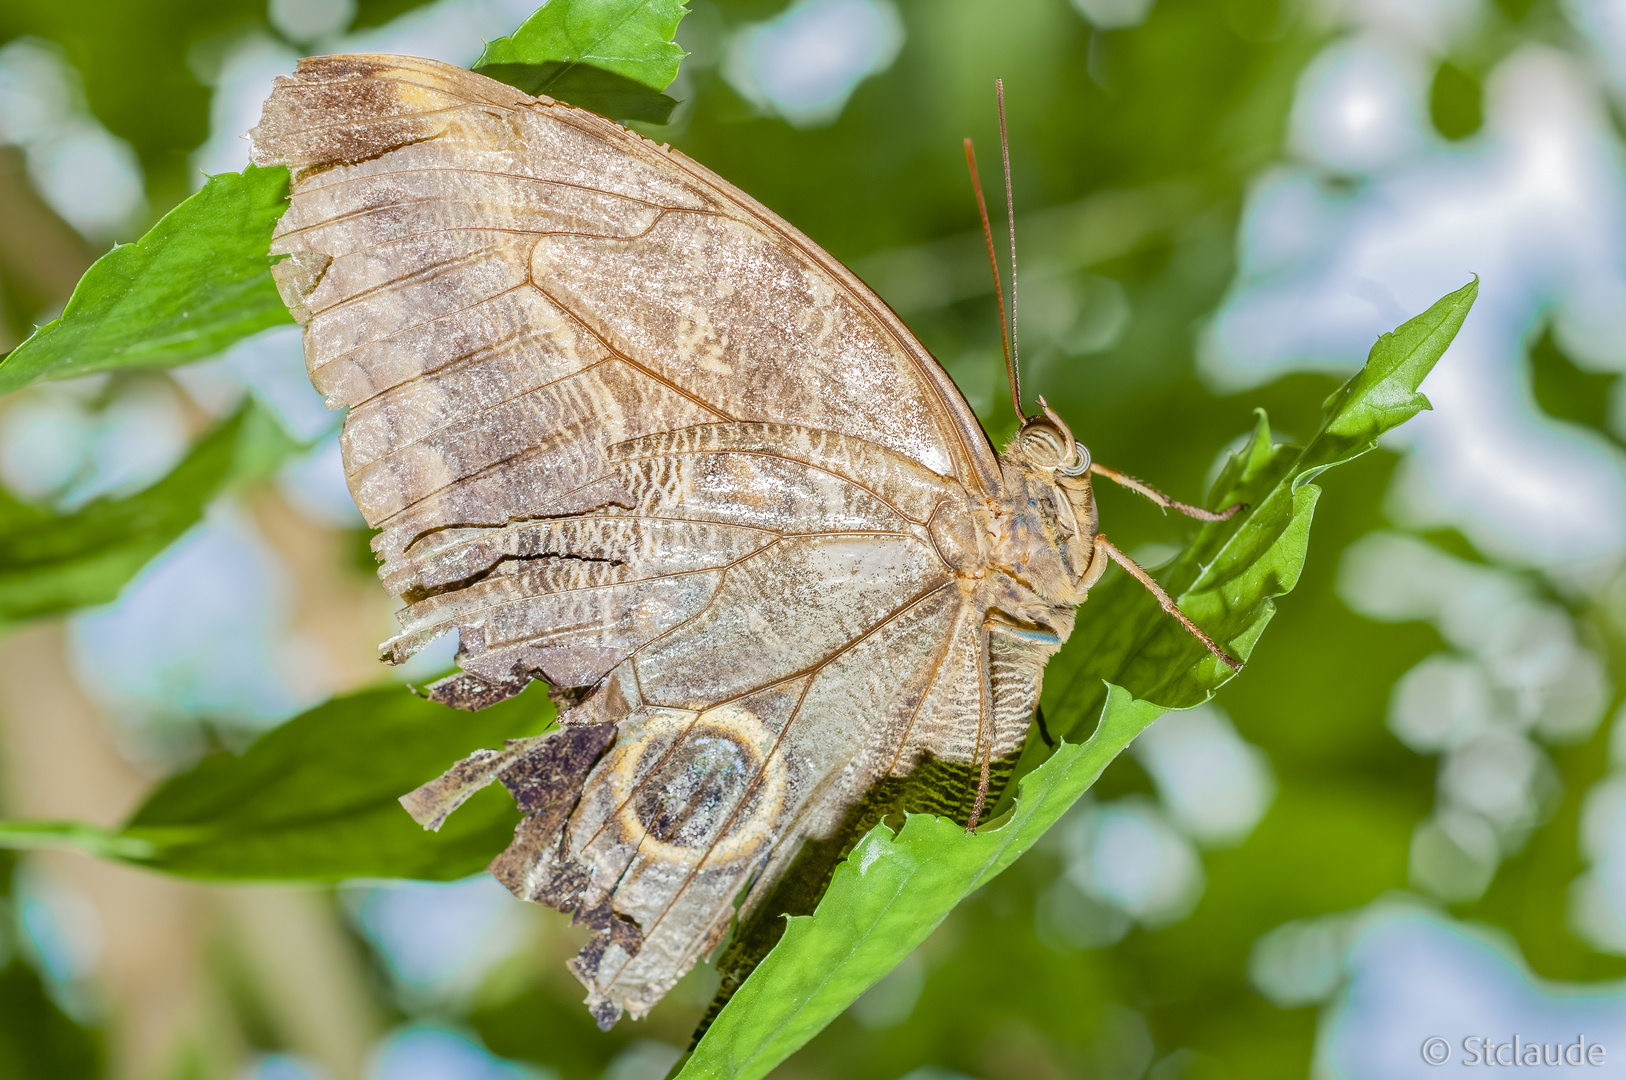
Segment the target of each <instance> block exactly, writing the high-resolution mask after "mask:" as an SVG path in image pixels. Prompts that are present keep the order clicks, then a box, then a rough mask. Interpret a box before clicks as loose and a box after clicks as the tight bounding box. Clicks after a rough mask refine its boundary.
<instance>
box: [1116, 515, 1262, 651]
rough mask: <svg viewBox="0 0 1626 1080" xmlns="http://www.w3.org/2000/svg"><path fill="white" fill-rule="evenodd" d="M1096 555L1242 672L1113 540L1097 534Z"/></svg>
mask: <svg viewBox="0 0 1626 1080" xmlns="http://www.w3.org/2000/svg"><path fill="white" fill-rule="evenodd" d="M1095 553H1096V557H1097V558H1099V557H1100V556H1101V555H1103V554H1104V555H1106V556H1107V557H1108V558H1110V559H1111V560H1112V561H1113V562H1115V563H1117V564H1118V565H1119V566H1121V567H1123V568H1124V569H1125V570H1127V571H1129V573H1130V574H1131V575H1132V576H1133V577H1134V579H1135V580H1136V581H1138V582H1140V583H1141V584H1142V585H1144V586H1146V591H1147V592H1149V593H1151V594H1152V595H1153V596H1154V597H1156V598H1157V603H1158V606H1159V607H1161V608H1162V609H1163V610H1164V611H1166V612H1168V613H1169V614H1170V615H1173V616H1174V617H1175V618H1176V619H1178V620H1180V625H1181V626H1183V627H1185V628H1186V631H1187V632H1188V633H1189V634H1191V636H1192V637H1194V638H1196V639H1197V640H1198V641H1200V642H1202V643H1203V645H1204V647H1206V648H1207V649H1208V651H1209V652H1211V653H1213V654H1214V656H1215V657H1216V658H1218V659H1219V660H1221V661H1223V662H1224V663H1226V664H1228V665H1230V667H1231V669H1232V670H1234V671H1241V670H1242V661H1240V660H1238V659H1236V658H1235V657H1233V656H1232V655H1231V654H1230V653H1228V652H1226V651H1225V650H1224V649H1222V648H1220V647H1219V643H1218V642H1216V641H1215V640H1214V639H1213V638H1211V637H1209V636H1208V635H1207V634H1206V633H1204V632H1203V628H1202V627H1200V626H1198V625H1197V624H1196V623H1194V622H1192V621H1191V619H1190V618H1189V617H1188V616H1187V615H1186V613H1185V612H1183V611H1181V610H1180V608H1179V606H1178V605H1176V604H1175V602H1174V598H1173V597H1171V596H1170V595H1169V594H1168V593H1167V592H1165V591H1163V586H1161V585H1159V584H1158V583H1157V580H1156V579H1155V578H1153V577H1152V575H1151V574H1148V573H1147V572H1146V571H1145V570H1143V569H1141V565H1140V564H1139V563H1137V562H1136V561H1135V560H1134V559H1131V558H1130V557H1129V556H1128V555H1126V554H1124V553H1123V551H1122V549H1120V548H1119V547H1118V545H1116V544H1114V543H1113V542H1112V541H1111V540H1108V539H1107V538H1106V537H1105V536H1102V535H1101V534H1099V533H1097V534H1096V537H1095Z"/></svg>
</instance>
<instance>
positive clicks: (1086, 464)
mask: <svg viewBox="0 0 1626 1080" xmlns="http://www.w3.org/2000/svg"><path fill="white" fill-rule="evenodd" d="M1056 471H1057V472H1058V473H1060V474H1061V475H1063V476H1083V475H1084V474H1085V473H1087V472H1089V471H1090V448H1089V447H1087V446H1085V445H1084V444H1083V443H1077V444H1076V446H1075V449H1074V450H1073V460H1072V461H1064V462H1062V463H1061V464H1060V465H1057V466H1056Z"/></svg>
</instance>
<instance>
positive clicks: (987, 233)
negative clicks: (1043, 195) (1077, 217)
mask: <svg viewBox="0 0 1626 1080" xmlns="http://www.w3.org/2000/svg"><path fill="white" fill-rule="evenodd" d="M965 167H966V168H967V169H969V170H970V171H971V190H972V191H974V192H975V193H976V195H977V213H978V214H980V215H982V238H983V240H984V241H985V242H986V243H987V244H988V269H989V270H992V271H993V274H994V298H995V299H996V300H998V301H999V337H1000V341H1001V343H1002V344H1003V346H1004V349H1005V371H1006V373H1007V374H1008V375H1009V376H1010V379H1011V402H1012V404H1013V405H1014V406H1015V407H1016V416H1017V419H1019V420H1021V421H1023V422H1026V421H1027V417H1025V416H1023V415H1022V386H1021V383H1020V382H1019V381H1018V380H1017V377H1016V366H1015V365H1014V364H1013V363H1011V324H1010V320H1009V319H1007V318H1006V317H1005V285H1004V283H1003V282H1001V281H1000V280H999V255H998V254H996V253H995V251H994V229H993V226H992V225H990V224H989V223H988V203H987V201H986V200H985V199H983V197H982V180H981V179H979V178H978V176H977V152H976V151H975V150H973V149H972V148H971V140H970V139H969V138H967V139H966V140H965Z"/></svg>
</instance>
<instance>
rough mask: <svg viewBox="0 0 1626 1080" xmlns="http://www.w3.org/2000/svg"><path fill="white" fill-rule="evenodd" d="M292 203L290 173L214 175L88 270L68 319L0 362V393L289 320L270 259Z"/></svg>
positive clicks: (178, 355)
mask: <svg viewBox="0 0 1626 1080" xmlns="http://www.w3.org/2000/svg"><path fill="white" fill-rule="evenodd" d="M287 206H288V171H287V170H286V169H283V168H280V167H279V168H274V169H259V168H255V167H254V166H252V165H250V166H249V167H248V168H247V169H245V170H244V171H243V172H241V173H222V174H221V175H219V176H214V177H211V178H210V179H209V181H208V183H206V184H204V185H203V190H201V191H199V192H198V193H197V194H196V195H193V196H192V197H191V198H189V199H187V200H186V201H185V202H183V203H181V204H180V205H179V206H177V207H176V208H175V209H173V210H171V211H170V212H169V213H167V214H165V215H164V216H163V218H162V219H161V220H160V221H159V222H158V224H156V225H154V226H153V227H152V229H151V230H149V231H148V232H147V234H146V235H145V236H143V237H142V238H141V239H139V240H137V241H136V242H135V243H133V244H125V245H122V246H120V247H116V248H114V249H113V250H112V251H110V252H108V253H107V254H106V255H103V256H102V257H101V258H100V259H97V260H96V262H95V264H94V265H93V266H91V268H90V269H89V270H87V271H85V276H84V277H82V278H80V279H79V284H78V285H77V286H75V288H74V290H73V296H72V297H71V298H70V299H69V300H68V305H67V307H66V308H64V309H63V312H62V317H61V318H59V319H55V320H53V321H52V322H49V323H47V324H46V325H44V326H42V327H40V328H39V329H38V330H36V331H34V333H33V335H32V336H31V337H29V339H28V340H27V341H25V342H23V343H22V344H21V345H19V346H17V348H15V349H13V350H12V351H11V352H10V353H9V354H8V355H7V356H6V357H5V359H4V360H3V361H0V394H3V393H8V392H9V391H12V390H16V389H17V388H18V387H21V386H26V385H28V384H29V383H31V382H34V381H35V380H38V379H68V378H72V377H74V376H76V375H88V374H90V373H92V372H96V371H110V370H113V369H117V368H131V367H145V366H153V365H172V364H181V363H185V362H186V361H188V360H197V359H201V358H202V357H206V356H212V355H214V354H215V353H217V352H219V351H220V350H221V349H224V348H225V347H226V346H228V345H230V344H231V343H232V342H234V341H237V340H239V339H241V338H244V337H247V336H248V335H250V334H253V333H257V332H259V331H261V330H264V329H265V328H266V327H268V326H276V325H279V324H281V323H286V322H289V321H290V317H289V315H288V309H287V307H286V305H284V304H283V302H282V298H281V297H279V296H278V295H277V289H276V286H275V285H274V284H273V283H272V281H271V273H270V265H271V264H270V259H269V258H268V256H267V255H266V250H267V249H268V248H269V246H270V244H271V229H272V227H273V226H275V225H276V223H277V219H278V218H280V217H281V216H282V212H283V210H285V209H286V208H287Z"/></svg>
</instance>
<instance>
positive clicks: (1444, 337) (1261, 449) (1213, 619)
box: [1044, 279, 1479, 739]
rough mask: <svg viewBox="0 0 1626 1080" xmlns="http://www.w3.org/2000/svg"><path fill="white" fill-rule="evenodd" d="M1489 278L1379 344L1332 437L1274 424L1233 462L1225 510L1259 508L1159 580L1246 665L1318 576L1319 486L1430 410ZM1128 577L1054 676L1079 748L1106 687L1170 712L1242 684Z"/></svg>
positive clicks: (1216, 495)
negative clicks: (1433, 385)
mask: <svg viewBox="0 0 1626 1080" xmlns="http://www.w3.org/2000/svg"><path fill="white" fill-rule="evenodd" d="M1478 292H1479V282H1478V281H1477V279H1476V280H1475V281H1472V282H1470V283H1468V284H1467V285H1465V286H1463V287H1462V288H1461V289H1458V290H1457V291H1456V292H1454V293H1451V294H1449V295H1447V296H1445V297H1444V298H1442V299H1441V300H1440V301H1439V302H1438V303H1436V304H1435V305H1434V306H1433V307H1431V308H1429V309H1428V310H1427V311H1425V312H1424V313H1423V314H1421V315H1419V316H1417V317H1416V318H1414V319H1412V320H1410V321H1409V322H1407V323H1406V324H1405V325H1403V326H1401V327H1400V328H1399V329H1397V330H1395V331H1394V332H1393V333H1390V334H1384V335H1383V336H1382V337H1381V338H1379V339H1378V341H1377V343H1376V344H1375V345H1373V346H1372V351H1371V353H1370V354H1368V356H1367V360H1366V365H1365V366H1364V367H1362V368H1361V370H1360V371H1359V372H1357V373H1356V374H1355V376H1354V377H1353V378H1351V379H1350V380H1349V381H1348V382H1347V383H1345V384H1344V385H1343V387H1341V388H1340V389H1339V390H1338V391H1337V392H1335V393H1334V394H1333V395H1332V396H1331V397H1329V398H1328V399H1327V401H1326V403H1325V404H1324V405H1323V411H1324V419H1323V422H1322V427H1321V430H1320V432H1318V433H1317V434H1316V436H1315V438H1313V439H1311V440H1310V443H1309V445H1308V446H1306V447H1305V448H1304V449H1302V450H1301V449H1299V448H1298V447H1295V446H1290V445H1286V444H1275V443H1272V441H1271V435H1270V426H1269V423H1268V422H1267V421H1266V419H1265V417H1264V414H1263V413H1260V414H1259V423H1258V425H1257V427H1256V428H1255V430H1254V433H1253V438H1252V439H1251V440H1250V441H1249V443H1248V444H1247V445H1246V446H1245V447H1243V448H1242V450H1240V451H1238V452H1237V453H1235V454H1233V455H1232V456H1231V459H1230V460H1229V461H1228V462H1227V464H1226V466H1225V468H1224V469H1223V470H1222V471H1221V472H1220V475H1219V478H1218V480H1216V481H1215V484H1214V491H1213V495H1212V497H1211V500H1210V501H1211V503H1212V505H1214V506H1229V505H1231V504H1232V503H1238V502H1240V503H1246V504H1248V507H1249V509H1248V510H1247V511H1246V512H1244V513H1240V514H1238V515H1236V516H1235V517H1233V518H1232V519H1231V520H1229V521H1224V522H1216V523H1214V524H1211V525H1205V526H1204V527H1203V528H1202V529H1200V530H1199V531H1198V533H1197V535H1196V538H1195V539H1194V540H1193V541H1192V543H1191V544H1190V545H1189V546H1188V547H1187V548H1186V550H1185V551H1184V552H1183V553H1182V554H1181V555H1180V556H1179V558H1177V559H1176V560H1175V561H1174V562H1173V563H1172V564H1170V566H1169V567H1168V568H1167V569H1165V570H1163V571H1160V573H1159V575H1158V577H1159V579H1160V580H1161V582H1162V584H1163V587H1164V588H1165V589H1167V590H1168V592H1169V594H1170V595H1171V596H1173V597H1174V599H1175V601H1176V602H1177V603H1178V604H1179V605H1180V608H1181V610H1182V611H1184V612H1185V613H1186V614H1188V615H1190V616H1191V617H1192V619H1194V620H1196V622H1197V623H1198V625H1200V626H1202V627H1203V628H1204V629H1205V630H1207V631H1208V632H1209V633H1210V634H1212V635H1213V636H1214V637H1215V638H1216V639H1217V640H1218V641H1220V642H1221V643H1224V644H1227V645H1228V646H1229V647H1230V648H1231V650H1232V651H1233V654H1234V655H1237V656H1241V657H1243V658H1244V659H1245V658H1246V657H1247V656H1248V655H1249V654H1250V653H1251V652H1252V650H1253V644H1254V642H1255V641H1257V640H1258V638H1259V635H1260V633H1262V632H1263V631H1264V628H1265V624H1266V623H1268V622H1269V621H1270V619H1271V617H1272V616H1273V615H1274V614H1275V612H1276V605H1275V601H1274V599H1273V598H1274V597H1276V596H1279V595H1281V594H1283V593H1286V592H1288V591H1290V590H1291V589H1292V588H1293V586H1294V584H1295V583H1297V581H1298V577H1299V572H1300V570H1302V569H1303V566H1304V557H1305V550H1306V545H1307V543H1308V537H1309V529H1310V520H1311V517H1312V515H1313V514H1314V512H1315V503H1316V499H1317V498H1318V497H1319V496H1320V494H1321V490H1320V488H1318V487H1316V486H1315V485H1314V484H1313V483H1311V481H1312V480H1314V479H1315V478H1316V477H1317V476H1319V475H1320V474H1321V473H1323V472H1324V471H1326V470H1327V469H1329V468H1331V467H1333V466H1334V465H1338V464H1341V463H1342V462H1345V461H1349V460H1351V459H1353V458H1356V457H1359V456H1360V455H1362V454H1364V453H1366V452H1367V451H1369V450H1371V449H1372V448H1373V447H1374V446H1376V445H1377V438H1378V436H1379V435H1381V434H1383V433H1384V432H1385V431H1389V430H1391V429H1393V428H1396V427H1398V426H1400V425H1401V424H1403V423H1405V422H1406V421H1407V420H1409V419H1411V418H1412V417H1413V416H1415V415H1417V414H1418V413H1419V412H1421V411H1423V410H1424V409H1426V408H1428V407H1429V404H1428V399H1427V398H1425V397H1424V396H1423V395H1422V394H1419V393H1418V392H1417V387H1418V385H1419V384H1421V383H1422V381H1423V377H1424V376H1426V375H1427V374H1428V373H1429V371H1430V370H1432V369H1433V367H1434V364H1435V362H1436V361H1438V360H1439V358H1440V357H1441V356H1442V355H1443V354H1444V353H1445V350H1446V347H1447V346H1448V345H1450V344H1451V340H1452V339H1453V338H1454V337H1455V336H1456V333H1457V330H1458V329H1459V328H1460V327H1461V326H1462V320H1463V319H1464V318H1466V317H1467V314H1468V309H1469V308H1470V307H1472V306H1473V302H1474V298H1475V296H1477V295H1478ZM1231 675H1232V672H1231V670H1230V669H1229V668H1228V667H1226V666H1225V665H1223V664H1222V663H1220V662H1219V661H1218V660H1215V659H1214V658H1213V657H1211V656H1209V655H1208V653H1207V652H1206V651H1205V650H1204V649H1203V647H1202V646H1201V645H1200V644H1198V643H1197V642H1196V641H1194V640H1193V639H1192V638H1191V636H1190V635H1188V634H1187V633H1186V632H1185V630H1184V629H1182V628H1181V627H1180V625H1179V624H1178V623H1176V622H1174V620H1172V619H1170V618H1169V617H1168V616H1167V615H1165V614H1163V612H1162V611H1161V609H1159V608H1158V606H1157V603H1156V601H1154V600H1153V599H1152V597H1151V595H1150V594H1149V593H1147V592H1146V590H1144V589H1142V588H1141V587H1140V586H1139V585H1138V584H1137V583H1136V582H1134V581H1131V580H1129V579H1128V578H1127V576H1124V575H1120V576H1119V577H1118V579H1116V580H1114V581H1111V582H1108V583H1107V584H1106V585H1104V586H1103V587H1101V588H1100V589H1098V590H1097V591H1096V592H1095V593H1093V594H1092V595H1091V596H1090V600H1089V603H1088V604H1086V605H1085V606H1084V607H1083V608H1082V609H1081V610H1080V612H1079V618H1078V626H1077V629H1075V630H1074V632H1073V636H1072V638H1071V639H1070V640H1069V641H1068V642H1067V644H1066V646H1064V647H1063V649H1062V651H1061V653H1060V654H1059V655H1058V656H1057V657H1056V658H1055V659H1054V660H1052V661H1051V663H1050V670H1049V672H1047V676H1046V680H1045V681H1046V686H1045V695H1044V711H1045V717H1046V719H1047V721H1048V722H1049V724H1050V729H1051V731H1052V732H1055V733H1057V734H1060V735H1065V736H1067V737H1069V738H1072V739H1078V738H1081V737H1082V734H1081V732H1082V731H1083V730H1087V725H1088V724H1089V722H1090V721H1091V720H1093V718H1094V716H1095V715H1096V714H1097V713H1098V712H1099V711H1100V708H1101V700H1102V697H1103V694H1104V691H1102V690H1101V689H1100V686H1101V684H1102V681H1103V680H1105V681H1108V682H1113V683H1116V684H1118V685H1121V686H1124V687H1127V688H1128V689H1129V691H1130V692H1131V693H1133V694H1134V695H1135V696H1136V697H1140V698H1145V699H1147V700H1149V701H1155V702H1157V703H1158V704H1160V705H1163V706H1165V707H1166V708H1187V707H1190V706H1192V705H1196V704H1198V703H1199V702H1202V701H1204V700H1206V699H1207V698H1208V696H1209V695H1210V694H1212V693H1213V692H1214V690H1216V689H1217V688H1218V687H1219V686H1220V685H1221V684H1222V683H1224V682H1225V681H1227V680H1228V679H1229V678H1231Z"/></svg>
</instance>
